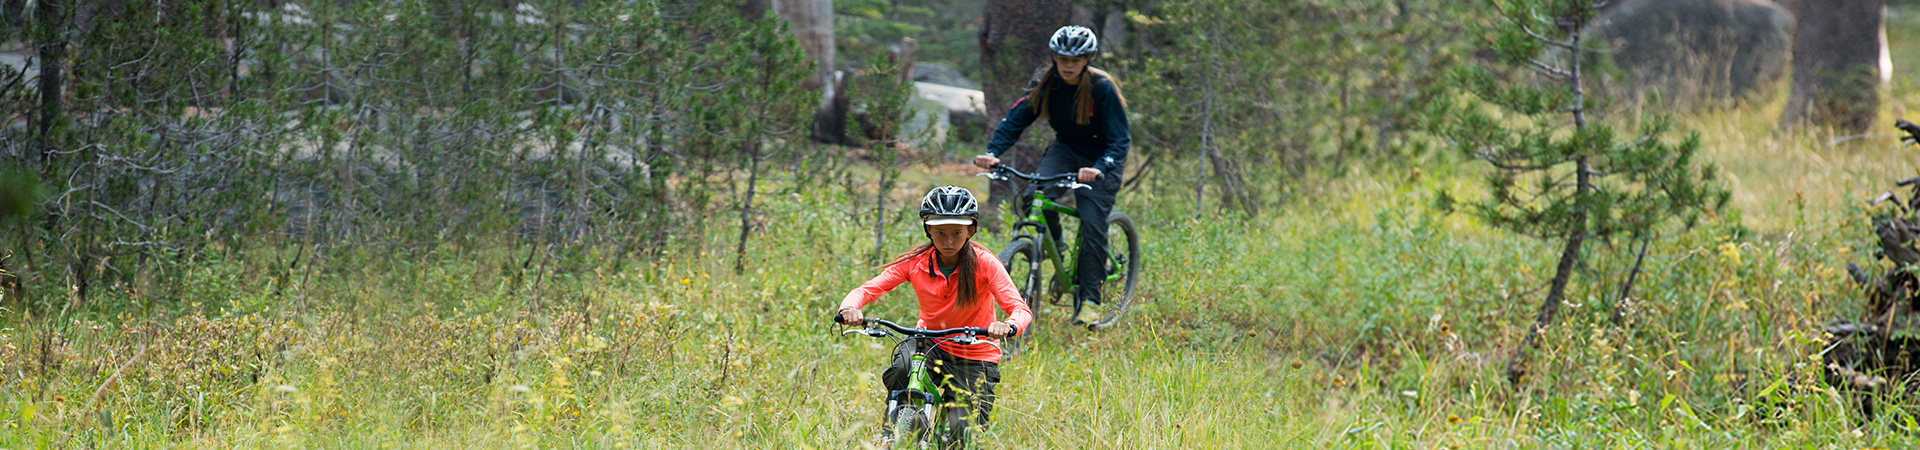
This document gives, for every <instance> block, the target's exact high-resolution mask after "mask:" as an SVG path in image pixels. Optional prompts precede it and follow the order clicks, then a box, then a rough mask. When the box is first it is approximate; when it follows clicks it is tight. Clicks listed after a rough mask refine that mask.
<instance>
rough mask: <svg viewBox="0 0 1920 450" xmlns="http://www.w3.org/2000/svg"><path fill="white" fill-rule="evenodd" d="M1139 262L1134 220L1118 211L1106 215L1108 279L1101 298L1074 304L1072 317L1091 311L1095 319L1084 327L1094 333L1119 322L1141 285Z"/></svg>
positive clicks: (1103, 286) (1101, 286)
mask: <svg viewBox="0 0 1920 450" xmlns="http://www.w3.org/2000/svg"><path fill="white" fill-rule="evenodd" d="M1140 262H1141V261H1140V232H1139V231H1138V230H1136V229H1135V228H1134V226H1133V217H1130V216H1128V215H1127V214H1126V213H1123V212H1119V211H1114V212H1113V213H1112V214H1108V215H1107V264H1106V265H1107V267H1106V269H1107V270H1106V274H1107V277H1106V279H1105V281H1104V282H1102V283H1101V285H1100V293H1101V296H1102V297H1104V298H1103V299H1101V301H1100V302H1098V303H1095V304H1091V305H1088V304H1082V302H1078V301H1076V302H1074V317H1076V318H1078V317H1082V314H1083V311H1085V310H1090V311H1091V312H1092V313H1093V314H1092V315H1093V316H1096V317H1097V318H1095V319H1093V320H1089V321H1087V327H1089V328H1093V329H1096V330H1097V329H1101V328H1106V327H1110V326H1113V324H1114V323H1115V322H1118V321H1120V316H1122V315H1125V314H1126V313H1127V310H1128V309H1130V308H1132V307H1133V298H1134V292H1133V290H1134V288H1135V287H1136V286H1137V285H1139V284H1140Z"/></svg>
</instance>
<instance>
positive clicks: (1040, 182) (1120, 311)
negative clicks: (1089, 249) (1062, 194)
mask: <svg viewBox="0 0 1920 450" xmlns="http://www.w3.org/2000/svg"><path fill="white" fill-rule="evenodd" d="M980 176H984V177H988V178H991V179H995V180H1009V179H1013V178H1019V179H1022V180H1026V181H1027V186H1026V188H1024V189H1022V190H1021V192H1020V195H1018V196H1015V197H1014V198H1015V199H1021V198H1029V199H1031V201H1028V202H1020V201H1018V200H1015V201H1014V202H1012V204H1013V215H1014V217H1017V218H1019V219H1018V221H1016V222H1014V224H1013V228H1012V230H1013V238H1012V239H1009V240H1008V241H1007V246H1006V247H1004V248H1002V249H1001V250H1000V263H1001V264H1003V265H1005V266H1006V268H1007V275H1008V276H1010V277H1012V278H1013V284H1014V285H1015V286H1017V287H1019V288H1020V295H1021V296H1022V297H1024V298H1026V299H1027V301H1028V306H1029V307H1031V309H1033V311H1034V315H1035V316H1036V317H1037V316H1038V315H1039V314H1040V309H1041V308H1040V305H1039V303H1040V302H1036V301H1034V299H1041V298H1044V299H1047V301H1046V302H1045V303H1048V304H1050V305H1052V306H1066V305H1065V304H1063V303H1062V302H1061V300H1060V298H1061V297H1063V296H1064V297H1067V298H1073V297H1074V296H1073V291H1074V288H1076V287H1077V286H1078V285H1077V284H1076V283H1077V281H1076V280H1075V279H1074V276H1073V275H1074V273H1075V272H1074V270H1075V267H1074V265H1075V261H1079V259H1078V258H1077V256H1078V255H1076V254H1075V253H1073V252H1075V251H1078V249H1077V248H1074V246H1069V245H1067V242H1068V241H1069V240H1068V239H1060V240H1058V241H1056V240H1055V239H1054V238H1053V236H1055V235H1056V233H1055V231H1054V230H1051V229H1049V228H1048V227H1047V220H1046V216H1044V215H1043V214H1044V213H1045V212H1047V211H1053V212H1057V213H1060V215H1062V216H1065V217H1079V212H1077V211H1075V210H1074V209H1073V208H1068V207H1066V206H1065V205H1061V204H1059V203H1055V202H1054V201H1053V199H1049V198H1047V196H1046V193H1045V192H1044V191H1043V189H1045V188H1048V187H1056V186H1057V187H1064V188H1068V189H1092V186H1088V185H1085V184H1080V183H1079V182H1076V181H1074V180H1075V178H1076V177H1077V176H1078V175H1076V174H1074V173H1063V174H1058V175H1046V176H1041V175H1032V174H1026V173H1021V172H1020V171H1018V170H1014V168H1012V167H1009V166H1007V165H1006V164H995V165H994V166H993V171H992V172H988V173H983V174H980ZM1103 177H1104V175H1103ZM1063 220H1064V219H1063ZM1061 228H1063V229H1064V228H1066V227H1065V226H1061ZM1107 248H1108V250H1109V251H1108V253H1107V255H1108V258H1107V264H1106V265H1107V267H1106V271H1107V277H1106V279H1105V281H1104V284H1103V285H1102V286H1101V288H1100V292H1101V293H1102V296H1104V297H1105V299H1103V300H1102V301H1098V302H1095V304H1092V305H1089V304H1085V303H1084V302H1082V301H1081V299H1078V298H1073V300H1072V311H1073V312H1072V315H1070V316H1068V322H1069V323H1072V324H1076V325H1086V326H1087V327H1088V328H1091V329H1096V330H1097V329H1101V328H1106V327H1109V326H1112V325H1113V324H1114V322H1117V321H1119V320H1120V316H1121V315H1124V314H1126V312H1127V309H1128V308H1130V307H1132V305H1133V289H1134V285H1136V284H1138V283H1139V280H1140V233H1139V232H1138V231H1135V229H1134V226H1133V218H1132V217H1129V216H1127V214H1126V213H1123V212H1120V211H1114V212H1112V213H1110V214H1107ZM1043 280H1045V281H1048V282H1047V283H1046V284H1047V286H1046V288H1045V289H1043V288H1042V286H1041V282H1042V281H1043ZM1033 323H1034V325H1030V326H1029V328H1035V327H1037V326H1038V324H1039V323H1040V322H1039V321H1038V320H1036V321H1034V322H1033ZM1029 335H1032V332H1031V331H1029V332H1028V333H1027V334H1024V335H1021V336H1019V337H1016V338H1013V339H1010V340H1009V341H1008V345H1007V347H1008V349H1009V350H1018V349H1019V348H1020V347H1022V346H1023V344H1024V343H1025V341H1026V338H1025V337H1026V336H1029Z"/></svg>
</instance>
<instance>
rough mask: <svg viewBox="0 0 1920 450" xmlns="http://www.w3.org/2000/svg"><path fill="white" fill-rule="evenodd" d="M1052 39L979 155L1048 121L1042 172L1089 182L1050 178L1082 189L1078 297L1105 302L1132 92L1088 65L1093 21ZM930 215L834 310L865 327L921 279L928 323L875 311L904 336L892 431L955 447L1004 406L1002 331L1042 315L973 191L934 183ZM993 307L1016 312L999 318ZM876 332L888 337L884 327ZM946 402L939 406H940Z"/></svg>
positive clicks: (987, 157)
mask: <svg viewBox="0 0 1920 450" xmlns="http://www.w3.org/2000/svg"><path fill="white" fill-rule="evenodd" d="M1048 44H1049V47H1050V49H1051V50H1052V51H1053V55H1051V56H1052V61H1051V64H1050V65H1049V66H1048V67H1046V68H1044V69H1043V70H1041V71H1039V73H1038V74H1037V75H1036V77H1035V79H1034V80H1033V82H1032V83H1030V85H1029V88H1028V90H1027V92H1026V95H1025V96H1024V97H1022V98H1021V99H1020V100H1019V101H1016V102H1015V103H1014V105H1013V108H1012V110H1011V111H1008V113H1007V116H1006V118H1005V119H1003V120H1002V121H1001V122H1000V125H999V127H998V129H997V130H995V131H994V134H993V139H992V141H991V142H990V143H989V144H988V146H987V153H986V154H984V155H980V156H979V157H977V158H975V160H974V163H975V164H976V165H979V166H980V167H981V168H993V167H995V166H996V165H997V164H999V162H1000V160H999V156H1000V155H1001V154H1003V153H1004V152H1006V151H1007V150H1008V149H1009V148H1011V147H1012V146H1013V144H1014V143H1015V142H1017V141H1019V139H1020V135H1021V134H1022V133H1023V132H1025V130H1026V128H1027V127H1028V126H1029V125H1032V124H1033V122H1034V121H1035V120H1037V119H1046V120H1047V122H1048V123H1049V124H1050V125H1051V126H1052V127H1053V129H1054V131H1055V136H1056V139H1055V141H1054V142H1053V144H1052V145H1050V146H1048V148H1047V151H1046V153H1044V154H1043V155H1042V156H1041V163H1040V169H1039V171H1038V172H1039V173H1042V174H1053V173H1063V172H1074V173H1076V175H1077V176H1076V178H1077V180H1078V182H1079V183H1086V184H1084V185H1078V186H1077V187H1081V188H1082V189H1072V188H1070V187H1067V186H1064V185H1063V186H1054V187H1049V188H1048V189H1049V192H1048V194H1049V195H1050V196H1052V197H1055V198H1058V197H1064V196H1065V195H1066V192H1065V191H1072V193H1073V195H1074V196H1075V203H1076V205H1077V206H1078V208H1077V214H1078V216H1079V218H1080V229H1079V233H1078V235H1079V241H1080V242H1079V243H1080V251H1079V252H1078V253H1079V259H1078V262H1077V264H1075V267H1077V274H1076V277H1075V278H1076V281H1077V282H1078V283H1077V284H1078V287H1077V289H1076V290H1075V292H1073V295H1074V296H1075V300H1076V305H1077V304H1079V303H1078V302H1082V301H1084V302H1099V301H1100V294H1101V293H1100V287H1101V284H1102V283H1103V282H1104V281H1106V279H1107V278H1108V274H1107V272H1106V270H1107V269H1106V268H1107V266H1108V265H1107V259H1108V257H1109V256H1108V247H1107V244H1108V242H1107V226H1108V221H1107V218H1108V214H1109V213H1110V212H1112V210H1113V202H1114V197H1115V195H1116V193H1117V192H1118V191H1119V188H1120V176H1119V175H1120V169H1121V168H1122V167H1124V165H1125V163H1126V158H1127V148H1128V146H1129V144H1130V143H1131V137H1130V134H1129V131H1128V128H1127V115H1126V100H1125V98H1124V97H1122V96H1121V95H1120V89H1119V86H1118V84H1117V83H1116V82H1115V81H1114V79H1113V77H1112V76H1111V75H1108V74H1107V73H1106V72H1103V71H1101V70H1099V69H1095V68H1092V67H1089V66H1088V63H1089V62H1090V61H1091V60H1092V59H1093V57H1094V56H1095V55H1097V53H1098V51H1099V42H1098V39H1097V38H1095V36H1094V35H1093V31H1092V30H1089V29H1087V28H1085V27H1079V26H1068V27H1064V28H1061V29H1060V30H1058V31H1056V32H1054V34H1053V37H1052V39H1050V40H1049V42H1048ZM1045 214H1046V216H1045V218H1046V222H1047V223H1048V224H1049V225H1051V226H1048V227H1046V229H1047V230H1049V232H1050V233H1052V234H1053V236H1052V238H1053V240H1054V241H1059V240H1060V236H1059V229H1060V227H1059V226H1058V225H1056V224H1057V223H1058V222H1059V218H1058V214H1057V213H1056V212H1054V211H1052V210H1048V211H1047V212H1046V213H1045ZM920 217H921V226H922V231H923V232H924V233H925V235H926V236H927V238H928V241H929V242H928V243H926V244H923V245H921V246H919V247H916V248H914V249H912V250H910V251H908V252H906V253H905V254H902V255H900V256H899V257H897V258H894V260H893V261H892V262H889V263H888V264H886V265H885V266H882V271H881V273H880V275H879V276H877V277H874V278H873V279H871V280H868V281H867V282H866V283H865V284H862V285H861V286H860V287H859V288H855V289H854V290H853V291H852V292H849V293H848V294H847V296H846V298H845V299H843V300H842V301H841V303H840V308H839V310H838V311H837V312H836V313H835V315H834V320H835V321H837V322H840V323H842V324H846V325H848V326H859V325H866V324H867V322H869V321H868V320H867V319H866V317H865V316H864V315H863V314H862V312H861V310H860V308H863V307H865V306H867V305H868V304H871V303H873V302H874V301H876V300H878V299H879V298H880V296H881V295H882V294H885V293H886V292H888V291H891V290H892V289H893V288H895V287H897V286H899V285H900V284H901V283H911V284H912V285H913V289H914V294H915V296H916V297H917V298H918V299H919V323H918V326H917V327H914V328H906V327H900V326H898V325H894V324H892V323H891V322H885V321H873V322H875V323H876V324H879V325H881V326H883V327H886V329H891V330H892V331H894V332H898V333H900V334H901V335H903V338H902V339H901V340H900V343H899V345H898V346H897V347H896V349H895V351H894V356H893V361H892V364H890V365H889V366H888V367H887V369H886V370H885V371H884V372H883V373H882V376H881V380H882V382H883V384H885V385H886V388H887V391H888V396H887V405H888V406H887V411H886V416H885V417H886V420H887V422H888V424H887V425H888V426H887V427H886V430H887V431H886V432H884V434H883V440H885V441H886V444H887V446H888V447H890V448H900V447H903V446H912V445H914V444H917V443H923V442H925V441H923V440H922V439H923V438H925V437H927V436H926V434H929V433H926V432H927V431H933V432H934V433H932V434H943V435H945V437H946V439H938V440H939V441H941V442H943V443H945V444H944V445H947V446H964V445H965V442H966V441H967V438H966V436H967V435H968V433H969V432H970V430H973V429H977V428H978V427H984V426H986V424H987V423H988V418H989V414H990V413H991V412H992V410H993V400H994V385H995V384H997V383H999V381H1000V365H999V363H1000V357H1001V350H1000V348H999V346H998V344H997V340H998V339H1002V338H1007V337H1012V336H1017V335H1019V334H1020V333H1021V331H1022V330H1026V329H1028V328H1029V326H1030V325H1031V323H1032V320H1033V313H1032V311H1031V310H1030V309H1029V308H1028V307H1027V304H1026V299H1024V298H1022V296H1021V292H1020V289H1019V288H1018V287H1016V286H1015V285H1014V283H1013V280H1012V279H1011V278H1010V277H1009V276H1008V273H1007V270H1006V268H1005V267H1003V266H1002V265H1001V261H1000V260H999V258H997V257H996V256H995V255H994V254H993V253H991V252H989V251H988V250H987V249H986V248H985V247H983V246H981V245H979V244H977V243H974V242H973V241H972V238H973V235H974V234H975V232H977V231H978V230H979V204H978V202H977V201H976V200H975V198H974V197H973V194H972V193H971V192H968V191H967V190H966V189H962V188H959V187H955V186H942V187H939V188H935V189H933V190H932V191H931V192H928V193H927V195H926V197H925V198H924V199H922V200H921V204H920ZM993 306H998V307H999V308H1000V310H1001V311H1002V312H1004V313H1005V317H1006V318H1005V319H997V318H996V316H995V314H994V312H993ZM943 328H944V329H945V330H931V329H943ZM866 333H867V334H869V335H871V336H875V337H880V336H886V332H885V331H881V330H880V329H878V328H869V329H868V330H867V332H866ZM980 337H987V338H989V339H987V340H982V339H979V338H980ZM928 383H930V384H931V385H928ZM925 391H938V392H925ZM947 400H956V401H952V402H948V401H947ZM949 403H951V404H952V405H948V404H949ZM936 404H940V405H938V406H940V407H939V408H938V409H937V411H938V412H937V413H936ZM948 406H957V407H948ZM936 423H937V424H938V425H935V424H936ZM915 424H919V425H920V428H916V425H915ZM927 428H934V429H933V430H927Z"/></svg>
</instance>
